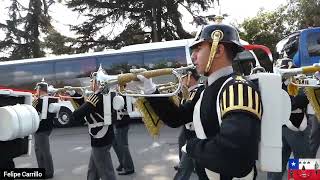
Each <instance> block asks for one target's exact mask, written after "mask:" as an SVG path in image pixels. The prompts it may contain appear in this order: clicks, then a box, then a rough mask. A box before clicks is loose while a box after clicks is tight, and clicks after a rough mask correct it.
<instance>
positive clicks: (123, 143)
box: [112, 93, 134, 175]
mask: <svg viewBox="0 0 320 180" xmlns="http://www.w3.org/2000/svg"><path fill="white" fill-rule="evenodd" d="M115 95H116V94H115V93H112V96H115ZM122 97H123V99H124V102H125V104H124V107H123V108H122V109H120V110H115V111H113V113H114V116H113V117H114V118H115V119H114V120H113V123H114V126H113V128H114V134H115V140H114V141H113V144H112V146H113V149H114V151H115V153H116V155H117V157H118V160H119V166H118V167H117V168H116V170H117V171H119V172H118V175H130V174H133V173H134V164H133V160H132V157H131V153H130V149H129V142H128V131H129V129H130V122H131V121H132V120H131V119H130V116H129V114H128V111H127V100H126V98H131V97H126V96H122ZM112 98H113V97H112Z"/></svg>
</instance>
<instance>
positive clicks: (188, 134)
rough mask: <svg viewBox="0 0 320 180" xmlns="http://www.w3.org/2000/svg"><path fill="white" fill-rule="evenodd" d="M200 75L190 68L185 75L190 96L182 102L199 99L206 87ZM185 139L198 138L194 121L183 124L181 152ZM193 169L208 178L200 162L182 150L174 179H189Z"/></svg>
mask: <svg viewBox="0 0 320 180" xmlns="http://www.w3.org/2000/svg"><path fill="white" fill-rule="evenodd" d="M199 79H200V75H199V74H198V72H197V70H195V69H192V70H189V71H188V73H187V75H186V76H185V77H183V79H182V83H183V84H184V85H185V86H186V87H187V88H188V92H189V96H188V97H187V98H186V99H182V100H181V104H184V103H186V102H187V101H192V100H193V99H194V98H196V99H199V97H200V94H201V92H202V91H203V89H204V85H203V84H199V82H198V81H199ZM181 138H182V139H185V140H186V141H189V140H191V139H193V138H196V133H195V131H194V126H193V123H192V122H189V123H187V124H185V125H183V126H182V131H181V133H180V136H179V153H180V152H181V148H182V146H183V145H184V144H185V143H186V141H184V142H180V141H181V140H180V139H181ZM193 169H195V170H196V173H197V175H198V177H199V180H207V179H208V177H207V175H206V173H205V171H204V168H202V167H201V166H200V165H199V164H197V163H196V162H195V161H194V160H193V159H192V158H191V157H189V155H188V154H186V153H184V152H181V158H180V163H179V167H178V169H177V173H176V174H175V176H174V180H187V179H190V176H191V173H192V171H193Z"/></svg>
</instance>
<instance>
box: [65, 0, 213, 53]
mask: <svg viewBox="0 0 320 180" xmlns="http://www.w3.org/2000/svg"><path fill="white" fill-rule="evenodd" d="M67 5H68V6H69V7H70V8H72V10H73V11H77V12H79V13H81V14H82V15H84V16H86V17H87V20H86V21H85V22H84V23H83V24H81V25H79V26H73V28H72V30H74V31H76V32H77V34H78V35H79V37H78V39H77V40H78V42H79V44H80V48H79V49H80V51H81V52H85V51H88V50H89V49H91V48H96V47H99V48H98V49H101V47H105V48H113V49H117V48H120V47H122V46H126V45H131V44H137V43H144V42H151V41H161V40H175V39H184V38H191V37H193V36H192V35H191V34H190V33H189V32H187V31H185V30H184V28H183V26H182V23H181V18H182V14H181V13H180V12H179V11H178V7H179V6H180V7H184V8H185V9H186V10H187V11H189V12H190V13H191V14H192V15H193V18H194V22H196V23H205V22H206V19H205V17H202V16H197V15H196V14H198V12H199V10H207V9H208V8H209V7H211V6H212V5H213V1H211V0H178V1H177V0H110V1H100V0H68V1H67ZM119 25H120V26H121V27H123V26H125V27H126V28H125V30H123V31H122V32H114V29H119V28H116V27H117V26H119ZM96 49H97V48H96Z"/></svg>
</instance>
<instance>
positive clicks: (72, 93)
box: [66, 90, 76, 96]
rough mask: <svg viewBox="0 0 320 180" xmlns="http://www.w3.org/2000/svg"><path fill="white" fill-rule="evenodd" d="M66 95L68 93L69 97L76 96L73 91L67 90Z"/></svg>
mask: <svg viewBox="0 0 320 180" xmlns="http://www.w3.org/2000/svg"><path fill="white" fill-rule="evenodd" d="M66 93H68V94H69V95H70V96H73V95H75V94H76V91H75V90H67V91H66Z"/></svg>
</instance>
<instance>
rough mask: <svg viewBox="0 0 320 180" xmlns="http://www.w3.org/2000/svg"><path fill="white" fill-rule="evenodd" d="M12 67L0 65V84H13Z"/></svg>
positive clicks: (7, 85)
mask: <svg viewBox="0 0 320 180" xmlns="http://www.w3.org/2000/svg"><path fill="white" fill-rule="evenodd" d="M14 74H15V72H14V68H13V67H12V66H8V65H4V66H0V77H1V83H0V86H5V87H10V86H13V85H14Z"/></svg>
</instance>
